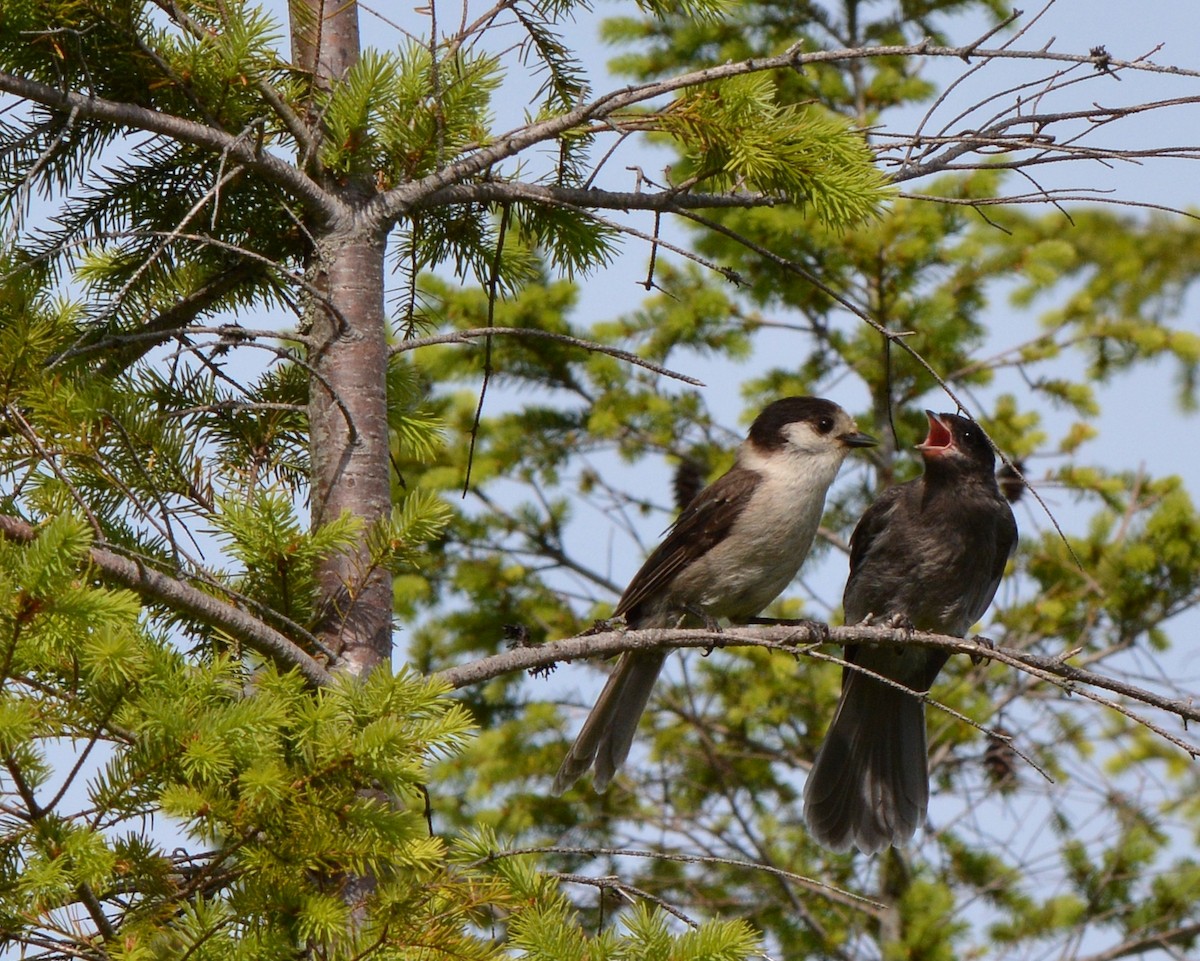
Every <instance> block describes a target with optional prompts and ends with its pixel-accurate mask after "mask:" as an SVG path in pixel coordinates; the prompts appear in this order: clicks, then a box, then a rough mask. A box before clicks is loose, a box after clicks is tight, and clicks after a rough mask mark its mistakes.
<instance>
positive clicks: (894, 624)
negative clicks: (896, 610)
mask: <svg viewBox="0 0 1200 961" xmlns="http://www.w3.org/2000/svg"><path fill="white" fill-rule="evenodd" d="M884 624H885V625H886V626H887V627H890V628H891V629H892V630H893V631H903V632H904V633H905V634H912V633H913V631H915V630H916V629H917V625H916V624H914V623H913V622H912V618H910V617H909V616H908V615H907V614H891V615H889V616H888V618H887V619H886V620H885V621H884Z"/></svg>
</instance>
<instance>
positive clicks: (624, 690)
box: [553, 651, 664, 794]
mask: <svg viewBox="0 0 1200 961" xmlns="http://www.w3.org/2000/svg"><path fill="white" fill-rule="evenodd" d="M663 657H664V655H663V654H658V653H654V652H652V651H647V652H642V651H631V652H629V653H626V654H622V655H621V659H620V660H619V661H618V662H617V666H616V668H615V669H614V670H613V672H612V674H610V675H609V678H608V683H607V684H605V685H604V690H603V691H601V692H600V696H599V697H598V698H597V699H596V706H595V707H593V708H592V713H591V714H589V715H588V718H587V720H586V721H585V722H584V724H583V728H582V730H580V732H579V736H578V737H577V738H575V743H574V744H573V745H571V750H570V751H568V752H567V756H566V757H565V758H564V759H563V762H562V766H561V767H559V769H558V774H556V775H555V777H554V787H553V790H554V793H555V794H562V792H563V791H565V790H566V789H567V788H569V787H570V786H571V785H572V784H574V783H575V782H576V781H577V780H579V778H580V777H581V776H582V775H583V774H584V773H585V772H586V771H587V769H588V768H590V767H591V766H592V764H593V763H594V764H595V765H596V776H595V779H594V783H595V787H596V790H597V791H603V790H604V789H605V788H607V787H608V782H609V781H611V780H612V778H613V775H614V774H616V773H617V768H619V767H620V766H621V764H622V763H623V762H624V761H625V758H626V757H628V756H629V748H630V745H632V744H633V736H634V734H635V733H637V726H638V721H639V720H640V719H641V716H642V712H643V711H644V710H645V709H646V704H647V702H648V701H649V700H650V691H651V689H652V688H653V687H654V681H655V680H656V679H657V678H658V672H659V671H660V670H662V665H663Z"/></svg>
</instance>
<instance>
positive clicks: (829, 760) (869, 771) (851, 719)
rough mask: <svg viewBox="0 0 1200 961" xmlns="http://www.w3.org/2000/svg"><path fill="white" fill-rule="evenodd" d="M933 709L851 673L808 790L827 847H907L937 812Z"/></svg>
mask: <svg viewBox="0 0 1200 961" xmlns="http://www.w3.org/2000/svg"><path fill="white" fill-rule="evenodd" d="M928 763H929V762H928V759H927V758H926V753H925V705H924V704H923V703H922V702H921V701H919V700H918V699H917V698H916V697H914V696H912V695H911V694H906V693H905V692H903V691H900V690H897V689H896V688H894V687H889V686H888V685H887V684H883V683H881V682H880V681H877V680H876V679H875V678H872V677H868V676H866V675H864V674H861V673H859V672H857V671H854V670H849V669H848V670H847V673H846V678H845V686H844V688H843V690H842V697H841V700H840V701H839V702H838V708H837V713H836V714H835V715H834V717H833V723H832V724H831V725H830V727H829V733H828V734H827V735H826V736H825V743H824V744H823V745H822V746H821V749H820V751H818V752H817V757H816V760H815V761H813V766H812V770H811V771H810V772H809V775H808V782H807V783H806V784H805V785H804V820H805V821H806V822H807V823H808V830H809V833H811V834H812V836H813V837H814V838H815V839H816V840H817V841H819V842H820V843H821V844H823V845H825V846H826V847H829V848H832V849H833V850H835V851H845V850H848V849H849V848H850V846H851V845H854V846H855V847H857V848H858V849H859V850H860V851H862V852H863V853H864V854H873V853H875V852H876V851H880V850H882V849H883V848H885V847H887V846H888V845H889V844H891V845H898V844H903V843H904V842H905V841H907V840H909V839H910V838H911V837H912V836H913V835H914V834H915V833H916V831H917V828H918V827H920V826H921V825H922V824H924V823H925V812H926V810H927V808H928V807H929V773H928Z"/></svg>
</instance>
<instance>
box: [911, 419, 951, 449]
mask: <svg viewBox="0 0 1200 961" xmlns="http://www.w3.org/2000/svg"><path fill="white" fill-rule="evenodd" d="M925 416H926V417H928V418H929V434H928V435H927V436H926V438H925V440H924V441H923V442H921V443H920V444H918V445H917V450H919V451H920V452H921V453H922V454H933V455H937V454H943V453H945V452H946V451H948V450H950V449H951V448H952V447H954V434H953V433H951V431H950V428H949V427H947V426H946V423H945V421H943V420H942V417H941V415H940V414H935V413H934V412H933V411H931V410H927V411H925Z"/></svg>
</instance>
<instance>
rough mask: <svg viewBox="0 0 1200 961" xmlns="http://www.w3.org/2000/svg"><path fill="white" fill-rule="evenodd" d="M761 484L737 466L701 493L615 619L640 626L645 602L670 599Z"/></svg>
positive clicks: (640, 575) (649, 563)
mask: <svg viewBox="0 0 1200 961" xmlns="http://www.w3.org/2000/svg"><path fill="white" fill-rule="evenodd" d="M758 481H759V475H758V473H757V471H752V470H747V469H745V468H739V467H735V468H733V469H732V470H730V471H729V473H727V474H724V475H723V476H722V477H720V478H719V479H718V480H716V481H715V482H713V484H711V485H710V486H709V487H707V488H705V489H704V490H702V491H701V492H700V493H699V494H697V495H696V497H695V499H693V500H692V502H691V503H690V504H688V506H687V507H685V508H684V510H683V513H681V514H680V515H679V517H678V518H677V519H676V521H675V523H674V524H672V525H671V527H670V528H669V529H668V531H667V533H666V536H665V537H664V538H663V542H662V543H661V544H659V546H658V547H657V548H655V550H654V552H653V553H652V554H651V555H650V556H649V557H647V558H646V562H645V563H644V564H643V565H642V566H641V569H640V570H639V571H638V572H637V573H636V574H635V575H634V576H633V580H631V581H630V582H629V586H628V587H627V588H625V593H624V594H622V595H621V599H620V601H618V602H617V607H616V610H615V611H613V616H615V617H619V616H625V617H627V618H628V620H629V622H630V624H631V626H635V627H636V626H637V622H638V607H639V606H640V605H641V604H643V603H645V602H646V601H647V600H651V599H656V598H661V597H663V596H665V595H666V592H667V588H668V587H669V585H670V583H671V581H672V580H674V578H675V576H676V575H677V574H679V572H680V571H681V570H683V569H684V568H685V567H686V566H687V565H688V564H690V563H691V562H692V561H694V560H695V559H696V558H698V557H702V556H703V555H704V554H707V553H708V552H709V551H710V550H712V549H713V547H714V546H716V545H717V544H719V543H720V542H721V541H722V540H724V538H725V537H726V536H728V534H729V532H730V530H732V528H733V525H734V522H735V521H736V520H737V517H738V515H739V514H740V513H741V512H742V510H743V508H744V507H745V505H746V503H747V502H748V501H749V500H750V497H751V496H752V495H753V493H754V489H755V487H757V486H758Z"/></svg>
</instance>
